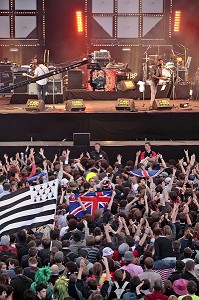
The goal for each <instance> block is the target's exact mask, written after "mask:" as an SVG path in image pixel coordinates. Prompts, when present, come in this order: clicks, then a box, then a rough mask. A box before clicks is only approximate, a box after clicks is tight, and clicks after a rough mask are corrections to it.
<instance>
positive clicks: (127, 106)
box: [115, 98, 135, 111]
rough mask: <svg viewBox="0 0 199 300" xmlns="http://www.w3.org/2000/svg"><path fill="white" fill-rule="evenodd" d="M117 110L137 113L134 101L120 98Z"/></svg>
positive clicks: (116, 106)
mask: <svg viewBox="0 0 199 300" xmlns="http://www.w3.org/2000/svg"><path fill="white" fill-rule="evenodd" d="M115 108H116V110H130V111H135V102H134V101H133V100H132V99H126V98H118V99H117V103H116V105H115Z"/></svg>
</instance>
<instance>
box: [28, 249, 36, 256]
mask: <svg viewBox="0 0 199 300" xmlns="http://www.w3.org/2000/svg"><path fill="white" fill-rule="evenodd" d="M28 254H29V255H30V257H34V256H36V255H37V254H38V250H37V248H36V247H31V248H30V249H29V250H28Z"/></svg>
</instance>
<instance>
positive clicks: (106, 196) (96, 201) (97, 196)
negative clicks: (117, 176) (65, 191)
mask: <svg viewBox="0 0 199 300" xmlns="http://www.w3.org/2000/svg"><path fill="white" fill-rule="evenodd" d="M111 195H112V191H104V192H90V193H86V194H83V195H75V197H74V198H73V199H71V200H70V203H69V213H70V214H72V215H74V216H75V217H84V215H85V212H84V211H83V210H82V207H81V205H80V204H79V202H78V201H77V198H78V197H80V199H81V201H82V203H83V204H84V206H85V208H86V212H87V213H89V214H91V215H92V216H94V213H95V211H96V209H98V208H104V209H105V210H106V209H107V207H108V203H109V201H110V199H111Z"/></svg>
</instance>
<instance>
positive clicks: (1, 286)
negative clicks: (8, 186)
mask: <svg viewBox="0 0 199 300" xmlns="http://www.w3.org/2000/svg"><path fill="white" fill-rule="evenodd" d="M3 292H6V286H5V285H3V284H0V295H2V293H3Z"/></svg>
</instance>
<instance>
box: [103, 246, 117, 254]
mask: <svg viewBox="0 0 199 300" xmlns="http://www.w3.org/2000/svg"><path fill="white" fill-rule="evenodd" d="M113 253H114V251H113V250H112V249H111V248H110V247H105V248H104V249H103V250H102V254H103V256H109V255H113Z"/></svg>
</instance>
